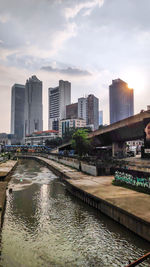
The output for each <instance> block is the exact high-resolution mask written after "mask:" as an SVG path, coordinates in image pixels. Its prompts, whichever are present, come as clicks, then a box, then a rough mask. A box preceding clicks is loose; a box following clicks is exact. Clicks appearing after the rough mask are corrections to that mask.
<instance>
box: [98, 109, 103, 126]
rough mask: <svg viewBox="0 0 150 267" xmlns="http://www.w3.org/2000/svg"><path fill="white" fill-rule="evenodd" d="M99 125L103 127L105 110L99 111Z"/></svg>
mask: <svg viewBox="0 0 150 267" xmlns="http://www.w3.org/2000/svg"><path fill="white" fill-rule="evenodd" d="M99 125H103V110H100V111H99Z"/></svg>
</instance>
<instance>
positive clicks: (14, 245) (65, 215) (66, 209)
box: [0, 160, 150, 267]
mask: <svg viewBox="0 0 150 267" xmlns="http://www.w3.org/2000/svg"><path fill="white" fill-rule="evenodd" d="M9 188H12V189H13V191H12V193H9V191H8V192H7V204H6V212H5V216H4V223H3V228H2V232H1V264H0V266H1V267H41V266H44V267H51V266H52V267H53V266H56V267H76V266H84V267H92V266H93V267H105V266H108V267H113V266H114V267H115V266H116V267H118V266H125V265H127V264H128V260H131V261H133V260H135V259H137V258H138V257H140V256H142V255H143V254H145V253H147V252H148V251H149V247H150V246H149V243H148V242H146V241H144V240H143V239H141V238H139V237H138V236H136V235H135V234H133V233H131V232H130V231H128V230H127V229H125V228H124V227H122V226H121V225H119V224H118V223H115V222H114V221H113V220H111V219H109V218H108V217H107V216H105V215H103V214H101V213H100V212H98V211H97V210H95V209H93V208H91V207H89V206H88V205H86V204H84V203H83V202H81V201H80V200H78V199H76V198H75V197H73V196H72V195H70V193H69V192H68V191H67V190H66V186H65V185H64V183H63V181H62V180H61V179H60V178H59V177H57V176H56V175H55V174H53V173H52V172H51V171H50V170H49V169H47V168H46V167H45V166H43V165H41V164H39V163H38V162H36V161H34V160H21V161H20V162H19V164H18V166H17V168H16V170H15V171H14V173H13V175H12V179H11V181H10V183H9ZM140 266H150V262H148V261H147V262H145V263H143V264H142V265H140Z"/></svg>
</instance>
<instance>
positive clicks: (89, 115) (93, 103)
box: [78, 94, 99, 130]
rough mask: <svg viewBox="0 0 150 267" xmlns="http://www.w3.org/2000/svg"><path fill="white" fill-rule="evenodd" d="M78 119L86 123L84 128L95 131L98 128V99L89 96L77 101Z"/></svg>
mask: <svg viewBox="0 0 150 267" xmlns="http://www.w3.org/2000/svg"><path fill="white" fill-rule="evenodd" d="M78 118H82V119H84V120H85V121H86V126H87V127H91V125H92V128H91V129H93V130H97V129H98V126H99V99H98V98H97V97H95V96H94V95H92V94H90V95H88V97H81V98H79V99H78Z"/></svg>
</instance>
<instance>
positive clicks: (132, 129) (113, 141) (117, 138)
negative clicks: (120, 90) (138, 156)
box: [55, 111, 150, 156]
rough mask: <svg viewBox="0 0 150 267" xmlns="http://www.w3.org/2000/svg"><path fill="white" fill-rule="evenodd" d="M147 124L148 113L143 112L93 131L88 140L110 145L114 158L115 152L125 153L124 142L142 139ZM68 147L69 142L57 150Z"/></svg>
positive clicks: (149, 116)
mask: <svg viewBox="0 0 150 267" xmlns="http://www.w3.org/2000/svg"><path fill="white" fill-rule="evenodd" d="M149 122H150V111H144V112H141V113H139V114H136V115H134V116H131V117H129V118H126V119H124V120H121V121H118V122H115V123H113V124H110V125H108V126H106V127H103V128H101V129H99V130H97V131H94V132H92V133H90V134H89V138H90V139H93V138H95V139H96V141H97V143H98V146H110V145H112V155H113V156H114V155H115V154H116V152H119V151H121V152H122V151H124V152H125V147H126V145H125V142H126V141H131V140H138V139H144V138H145V131H144V130H145V127H146V125H147V124H148V123H149ZM70 146H71V142H68V143H66V144H63V145H61V146H60V147H58V149H65V148H67V147H70ZM55 152H56V150H55Z"/></svg>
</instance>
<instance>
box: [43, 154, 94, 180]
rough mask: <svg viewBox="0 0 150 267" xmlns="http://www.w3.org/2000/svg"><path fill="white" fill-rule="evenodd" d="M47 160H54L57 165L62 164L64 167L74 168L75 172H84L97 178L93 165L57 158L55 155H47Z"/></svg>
mask: <svg viewBox="0 0 150 267" xmlns="http://www.w3.org/2000/svg"><path fill="white" fill-rule="evenodd" d="M48 158H49V159H52V160H55V161H57V162H59V163H62V164H64V165H66V166H69V167H72V168H75V169H77V170H79V169H80V170H81V171H82V172H85V173H87V174H90V175H93V176H97V167H96V166H94V165H89V164H87V163H85V162H82V161H81V162H80V161H79V160H78V159H74V158H67V157H62V156H61V157H59V156H57V155H48Z"/></svg>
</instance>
